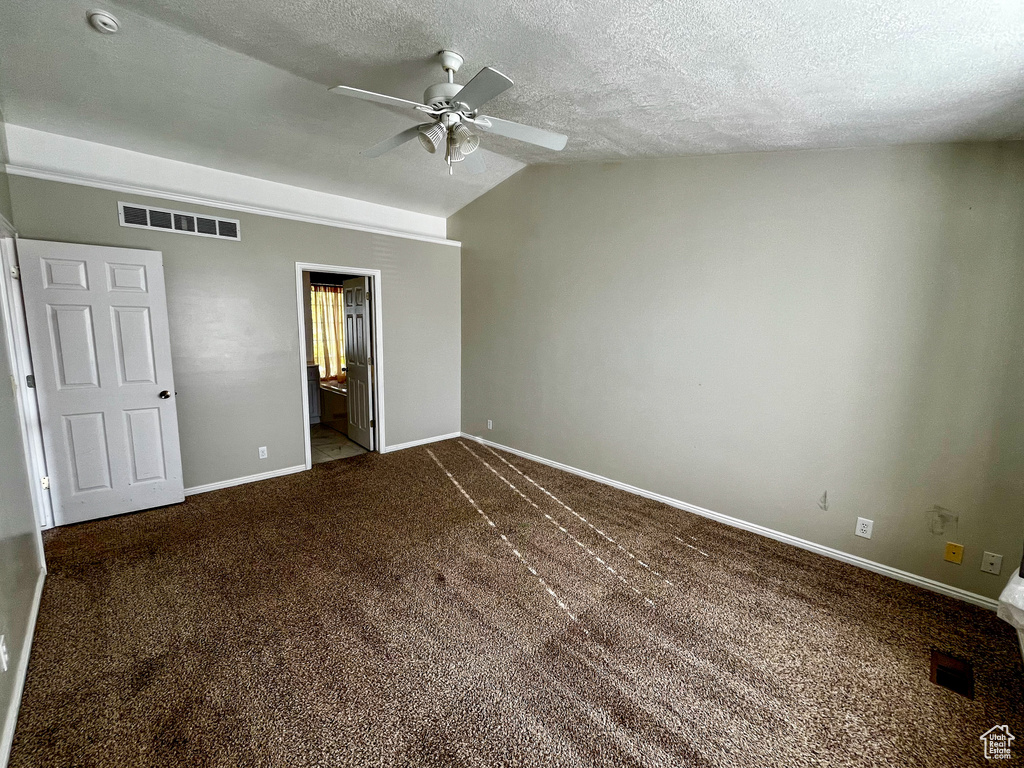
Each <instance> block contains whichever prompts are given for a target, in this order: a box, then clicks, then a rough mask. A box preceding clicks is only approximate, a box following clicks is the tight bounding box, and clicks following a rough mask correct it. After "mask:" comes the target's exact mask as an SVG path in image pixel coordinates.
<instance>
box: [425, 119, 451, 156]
mask: <svg viewBox="0 0 1024 768" xmlns="http://www.w3.org/2000/svg"><path fill="white" fill-rule="evenodd" d="M419 132H420V137H419V138H420V144H422V145H423V148H424V149H425V150H427V152H429V153H430V154H434V153H435V152H437V150H438V148H439V147H440V146H441V142H442V141H444V140H445V135H446V133H447V131H446V130H445V128H444V126H443V125H441V124H440V123H425V124H423V125H421V126H419Z"/></svg>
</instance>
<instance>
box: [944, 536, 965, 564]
mask: <svg viewBox="0 0 1024 768" xmlns="http://www.w3.org/2000/svg"><path fill="white" fill-rule="evenodd" d="M945 559H946V562H947V563H956V564H957V565H960V564H961V563H962V562H963V561H964V545H963V544H954V543H953V542H952V541H947V542H946V558H945Z"/></svg>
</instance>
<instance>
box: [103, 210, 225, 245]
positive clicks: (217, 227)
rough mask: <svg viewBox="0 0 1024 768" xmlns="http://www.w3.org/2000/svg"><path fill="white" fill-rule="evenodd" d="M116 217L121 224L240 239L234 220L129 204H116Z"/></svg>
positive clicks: (202, 235)
mask: <svg viewBox="0 0 1024 768" xmlns="http://www.w3.org/2000/svg"><path fill="white" fill-rule="evenodd" d="M117 216H118V220H119V221H120V223H121V226H122V227H136V228H139V229H162V230H164V231H170V232H178V233H180V234H183V235H199V236H200V237H216V238H220V239H221V240H241V239H242V235H241V233H240V231H239V222H238V220H237V219H215V218H212V217H209V216H200V215H198V214H195V213H186V212H185V211H171V210H168V209H166V208H150V207H149V206H142V205H134V204H132V203H118V204H117Z"/></svg>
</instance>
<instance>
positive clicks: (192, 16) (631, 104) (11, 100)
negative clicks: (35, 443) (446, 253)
mask: <svg viewBox="0 0 1024 768" xmlns="http://www.w3.org/2000/svg"><path fill="white" fill-rule="evenodd" d="M95 5H100V6H101V7H103V8H106V9H107V10H110V11H111V12H113V13H114V14H115V15H117V16H118V18H119V19H120V21H121V23H122V31H121V32H120V33H119V34H117V35H114V36H109V35H100V34H98V33H96V32H94V31H93V30H91V29H90V28H89V27H88V25H87V24H86V23H85V13H86V11H87V10H88V9H89V8H90V7H94V6H95ZM441 48H450V49H453V50H456V51H458V52H460V53H461V54H463V55H464V56H465V58H466V64H465V66H464V68H463V70H462V71H461V72H460V73H459V75H458V78H457V79H458V81H459V82H466V81H467V80H468V79H469V78H470V77H471V76H472V75H473V74H474V73H475V72H476V71H477V70H478V69H479V68H480V67H482V66H484V65H492V66H495V67H496V68H497V69H499V70H501V71H502V72H504V73H506V74H508V75H509V76H510V77H512V79H513V80H515V81H516V86H515V87H514V88H513V89H512V90H510V91H508V92H506V93H505V94H503V95H502V96H500V97H498V98H497V99H495V100H494V101H493V102H491V103H490V104H489V105H488V106H487V108H486V111H487V112H488V113H490V114H494V115H496V116H498V117H503V118H507V119H511V120H517V121H520V122H525V123H529V124H534V125H538V126H541V127H545V128H551V129H554V130H557V131H560V132H562V133H566V134H568V135H569V144H568V146H567V148H566V149H565V151H564V152H562V153H555V152H550V151H547V150H543V149H539V148H535V147H530V146H528V145H524V144H519V143H517V142H514V141H511V140H508V139H503V138H501V137H497V136H493V135H491V136H487V137H485V139H484V146H485V147H486V149H485V150H484V152H485V157H486V160H487V163H488V172H487V173H485V174H483V175H481V176H467V175H459V174H457V175H456V176H455V177H454V178H451V179H450V178H448V176H447V172H446V168H445V166H444V163H443V162H442V160H441V159H440V158H439V157H438V156H431V155H428V154H427V153H425V152H423V150H422V149H420V148H419V146H418V144H417V143H416V142H412V143H409V144H406V145H404V146H403V147H401V148H399V149H398V150H396V151H394V152H392V153H391V154H389V155H386V156H384V157H382V158H378V159H373V160H371V159H365V158H362V157H360V156H359V154H358V152H359V150H360V149H363V148H365V147H368V146H370V145H372V144H375V143H376V142H377V141H379V140H381V139H383V138H386V137H387V136H389V135H392V134H395V133H398V132H399V131H401V130H403V129H404V128H406V127H408V126H410V125H413V124H414V123H415V122H416V115H415V113H409V114H405V113H403V112H402V111H400V110H397V109H394V108H391V107H384V106H379V105H375V104H368V103H363V102H359V101H356V100H352V99H345V98H342V97H339V96H336V95H332V94H329V93H328V92H327V87H328V86H331V85H336V84H339V83H342V84H346V85H352V86H356V87H359V88H364V89H369V90H376V91H381V92H384V93H389V94H393V95H396V96H401V97H404V98H409V99H415V100H419V99H420V98H421V96H422V93H423V90H424V88H426V87H427V86H428V85H430V84H432V83H434V82H438V81H439V80H441V79H442V76H441V75H442V73H441V70H440V68H439V67H438V66H437V63H436V59H435V58H434V54H435V53H436V52H437V51H438V50H440V49H441ZM0 106H2V108H3V111H4V114H5V117H6V119H7V121H8V122H9V123H13V124H17V125H24V126H27V127H30V128H37V129H40V130H45V131H50V132H54V133H60V134H65V135H69V136H74V137H76V138H83V139H88V140H92V141H99V142H102V143H106V144H113V145H115V146H121V147H125V148H128V149H134V150H138V151H142V152H148V153H150V154H155V155H160V156H164V157H170V158H173V159H177V160H184V161H188V162H192V163H197V164H200V165H205V166H210V167H214V168H220V169H223V170H228V171H233V172H236V173H243V174H247V175H251V176H258V177H261V178H267V179H272V180H275V181H282V182H286V183H289V184H295V185H298V186H303V187H308V188H311V189H317V190H322V191H327V192H334V193H337V194H342V195H347V196H350V197H357V198H361V199H364V200H368V201H371V202H378V203H385V204H389V205H395V206H399V207H403V208H408V209H410V210H415V211H421V212H424V213H431V214H437V215H448V214H451V213H453V212H454V211H456V210H458V209H459V208H460V207H462V206H463V205H465V204H466V203H468V202H469V201H470V200H472V199H474V198H475V197H477V196H479V195H480V194H482V193H483V192H485V191H486V190H487V189H489V188H491V187H492V186H494V185H496V184H498V183H499V182H501V181H502V180H503V179H505V178H506V177H508V176H509V175H511V174H512V173H514V172H515V171H516V170H518V169H519V168H521V167H522V166H523V164H528V163H543V162H579V161H609V160H619V159H622V158H628V157H643V156H647V157H649V156H666V155H680V154H701V153H715V152H738V151H751V150H772V149H801V148H820V147H838V146H864V145H874V144H899V143H911V142H929V141H960V140H992V139H1007V138H1011V139H1017V138H1024V3H1021V2H1019V0H1002V1H1001V2H1000V1H999V0H994V1H993V2H986V3H969V2H967V3H965V2H962V0H889V1H888V2H879V1H877V0H854V1H853V2H847V3H822V2H819V1H818V0H789V1H788V2H787V1H786V0H700V1H698V2H685V3H683V2H657V1H655V0H632V1H629V0H613V1H609V2H601V1H600V0H585V1H579V0H577V1H576V2H566V0H505V1H504V2H499V1H496V0H482V1H477V2H451V1H448V0H444V1H442V0H421V1H420V2H416V3H410V2H407V1H404V0H403V1H402V2H398V1H397V0H345V1H342V0H279V1H278V2H271V0H121V2H119V3H116V4H115V3H103V2H101V0H89V2H87V3H81V2H73V1H72V2H68V0H0Z"/></svg>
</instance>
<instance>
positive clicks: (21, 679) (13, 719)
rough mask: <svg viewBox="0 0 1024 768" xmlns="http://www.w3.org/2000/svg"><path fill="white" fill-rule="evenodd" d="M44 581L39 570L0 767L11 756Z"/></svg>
mask: <svg viewBox="0 0 1024 768" xmlns="http://www.w3.org/2000/svg"><path fill="white" fill-rule="evenodd" d="M45 582H46V571H45V570H40V571H39V576H38V577H37V578H36V589H35V594H34V595H33V597H32V607H31V609H30V610H29V614H28V626H27V627H26V628H25V641H24V645H23V646H22V648H21V654H20V655H19V656H18V666H17V668H16V669H14V670H13V672H14V690H13V691H12V692H11V703H10V706H9V707H8V709H7V719H6V720H5V721H4V724H3V733H2V734H0V768H6V767H7V761H8V760H10V757H11V745H12V744H14V726H15V725H17V723H18V710H19V709H20V708H21V696H22V694H23V693H24V692H25V676H26V675H27V674H28V657H29V655H30V654H31V652H32V638H33V637H34V636H35V632H36V620H37V619H38V618H39V603H40V602H41V601H42V599H43V584H44V583H45Z"/></svg>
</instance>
